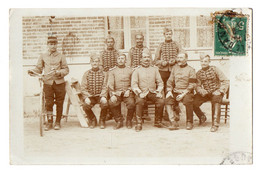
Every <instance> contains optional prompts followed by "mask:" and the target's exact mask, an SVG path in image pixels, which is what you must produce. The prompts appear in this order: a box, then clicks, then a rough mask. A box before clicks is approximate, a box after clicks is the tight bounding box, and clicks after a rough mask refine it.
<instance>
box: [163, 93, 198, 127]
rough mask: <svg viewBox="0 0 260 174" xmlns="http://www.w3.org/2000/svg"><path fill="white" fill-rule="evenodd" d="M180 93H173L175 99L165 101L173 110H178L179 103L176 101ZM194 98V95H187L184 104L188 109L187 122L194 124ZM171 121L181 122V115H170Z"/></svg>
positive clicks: (183, 100)
mask: <svg viewBox="0 0 260 174" xmlns="http://www.w3.org/2000/svg"><path fill="white" fill-rule="evenodd" d="M178 95H179V94H178V93H173V97H171V96H170V97H168V98H166V99H165V105H171V106H172V108H176V107H178V105H179V101H176V97H177V96H178ZM193 98H194V95H193V94H192V93H188V94H186V95H185V96H184V97H183V99H182V102H183V104H184V106H185V108H186V122H190V123H193ZM169 119H170V121H171V122H173V121H179V120H180V115H179V114H178V113H177V114H174V115H171V116H170V115H169Z"/></svg>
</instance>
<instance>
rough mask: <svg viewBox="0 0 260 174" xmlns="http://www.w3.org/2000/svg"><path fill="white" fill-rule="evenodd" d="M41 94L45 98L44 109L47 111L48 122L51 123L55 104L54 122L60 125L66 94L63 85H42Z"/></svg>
mask: <svg viewBox="0 0 260 174" xmlns="http://www.w3.org/2000/svg"><path fill="white" fill-rule="evenodd" d="M43 92H44V96H45V107H46V110H47V115H48V116H50V117H48V122H50V123H52V122H53V117H52V116H53V105H54V104H56V121H55V122H57V123H60V120H61V116H62V111H63V102H64V98H65V94H66V90H65V83H62V84H56V83H55V81H54V82H53V84H52V85H47V84H44V85H43Z"/></svg>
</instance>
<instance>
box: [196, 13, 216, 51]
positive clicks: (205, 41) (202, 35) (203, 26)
mask: <svg viewBox="0 0 260 174" xmlns="http://www.w3.org/2000/svg"><path fill="white" fill-rule="evenodd" d="M210 21H211V18H210V17H209V16H197V17H196V23H197V47H204V48H205V47H212V43H213V34H212V26H211V24H210Z"/></svg>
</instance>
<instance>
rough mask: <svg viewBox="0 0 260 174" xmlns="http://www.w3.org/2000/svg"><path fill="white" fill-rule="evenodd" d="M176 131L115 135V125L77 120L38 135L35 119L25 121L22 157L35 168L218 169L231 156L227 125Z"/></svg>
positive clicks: (147, 128) (149, 129) (147, 126)
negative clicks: (131, 166)
mask: <svg viewBox="0 0 260 174" xmlns="http://www.w3.org/2000/svg"><path fill="white" fill-rule="evenodd" d="M181 120H182V121H181V122H180V124H181V125H180V130H177V131H169V130H168V129H166V128H161V129H159V128H155V127H153V121H150V122H145V123H144V125H143V130H142V131H141V132H139V133H137V132H135V130H134V128H132V129H130V130H129V129H127V128H126V127H123V128H121V129H119V130H113V125H114V122H113V121H108V122H107V128H106V129H104V130H101V129H99V128H98V127H97V128H95V129H89V128H81V127H80V125H79V122H78V121H77V118H75V117H70V118H69V119H68V121H67V122H65V120H62V129H61V130H59V131H56V130H50V131H48V132H44V137H40V135H39V124H38V123H39V120H38V118H37V117H27V118H25V119H24V135H25V136H24V150H25V151H24V154H25V156H26V157H28V158H27V159H26V160H27V161H28V163H31V164H32V163H33V164H39V163H41V164H49V163H55V164H86V163H94V164H96V163H99V164H100V163H103V164H132V163H138V164H180V163H181V164H184V163H187V164H190V163H192V164H201V163H203V164H219V163H220V162H221V161H220V160H221V159H222V158H223V156H225V155H226V154H228V152H229V124H228V123H227V124H224V121H223V120H222V121H221V126H220V129H219V131H218V132H215V133H212V132H210V131H209V129H210V125H211V119H210V118H208V120H207V122H206V125H205V126H203V127H201V126H198V120H197V119H196V118H195V121H194V129H193V130H191V131H189V130H186V129H185V118H184V117H182V118H181Z"/></svg>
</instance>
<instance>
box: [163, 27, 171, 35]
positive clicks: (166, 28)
mask: <svg viewBox="0 0 260 174" xmlns="http://www.w3.org/2000/svg"><path fill="white" fill-rule="evenodd" d="M168 32H172V29H171V28H170V27H165V28H164V29H163V34H165V33H168Z"/></svg>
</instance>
